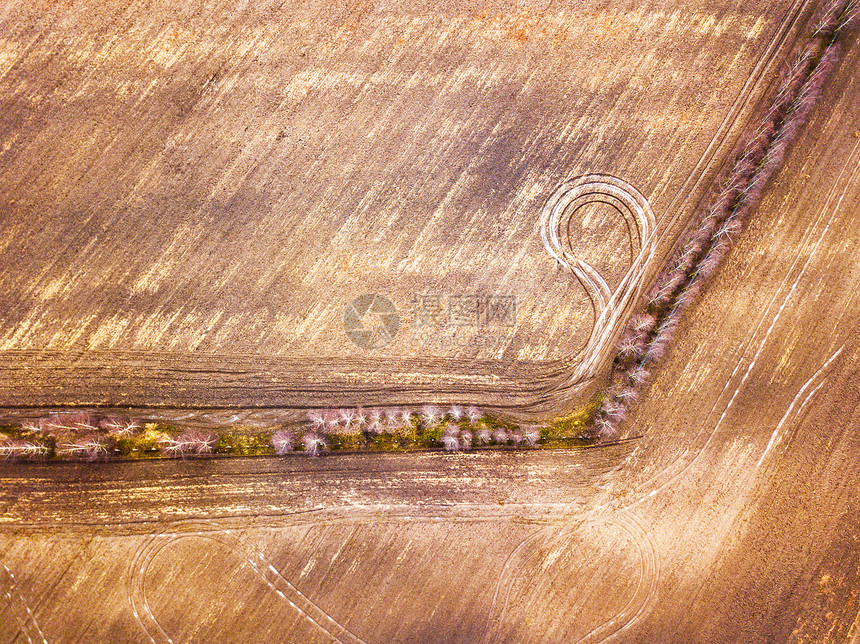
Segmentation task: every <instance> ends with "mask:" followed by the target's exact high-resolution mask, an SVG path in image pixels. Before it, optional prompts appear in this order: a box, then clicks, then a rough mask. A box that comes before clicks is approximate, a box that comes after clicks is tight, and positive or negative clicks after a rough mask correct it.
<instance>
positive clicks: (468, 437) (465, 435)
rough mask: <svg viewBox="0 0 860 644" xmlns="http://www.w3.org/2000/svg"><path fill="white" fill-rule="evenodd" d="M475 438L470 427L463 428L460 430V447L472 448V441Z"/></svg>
mask: <svg viewBox="0 0 860 644" xmlns="http://www.w3.org/2000/svg"><path fill="white" fill-rule="evenodd" d="M473 440H474V436H472V432H470V431H469V430H468V429H463V430H461V431H460V448H461V449H472V441H473Z"/></svg>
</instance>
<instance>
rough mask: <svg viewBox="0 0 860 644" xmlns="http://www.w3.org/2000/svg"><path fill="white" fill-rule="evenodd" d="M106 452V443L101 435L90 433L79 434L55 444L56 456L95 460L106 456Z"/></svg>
mask: <svg viewBox="0 0 860 644" xmlns="http://www.w3.org/2000/svg"><path fill="white" fill-rule="evenodd" d="M107 453H108V448H107V444H106V443H105V441H104V439H103V438H102V437H101V436H98V435H95V434H90V435H87V436H81V437H79V438H77V439H75V440H71V441H68V442H63V443H59V444H58V445H57V456H61V457H67V458H80V459H84V460H87V461H95V460H97V459H99V458H102V457H106V456H107Z"/></svg>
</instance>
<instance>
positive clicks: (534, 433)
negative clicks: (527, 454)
mask: <svg viewBox="0 0 860 644" xmlns="http://www.w3.org/2000/svg"><path fill="white" fill-rule="evenodd" d="M539 440H540V429H539V428H538V427H537V425H526V426H525V427H523V442H524V443H525V444H526V445H527V446H528V447H537V444H538V441H539Z"/></svg>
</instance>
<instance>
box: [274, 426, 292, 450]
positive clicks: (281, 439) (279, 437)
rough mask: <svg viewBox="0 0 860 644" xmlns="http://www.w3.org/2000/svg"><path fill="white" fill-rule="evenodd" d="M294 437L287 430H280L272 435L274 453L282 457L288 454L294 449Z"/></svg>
mask: <svg viewBox="0 0 860 644" xmlns="http://www.w3.org/2000/svg"><path fill="white" fill-rule="evenodd" d="M295 440H296V437H295V435H294V434H293V432H291V431H290V430H288V429H281V430H278V431H276V432H275V433H274V434H272V447H274V448H275V453H276V454H278V455H280V456H283V455H284V454H289V453H290V452H292V451H293V450H294V449H295Z"/></svg>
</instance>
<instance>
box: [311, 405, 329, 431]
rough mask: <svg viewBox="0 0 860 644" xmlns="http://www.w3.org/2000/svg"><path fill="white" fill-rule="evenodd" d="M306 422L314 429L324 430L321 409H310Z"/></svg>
mask: <svg viewBox="0 0 860 644" xmlns="http://www.w3.org/2000/svg"><path fill="white" fill-rule="evenodd" d="M308 421H310V423H311V426H312V427H314V428H315V429H318V430H322V429H325V412H324V411H322V410H321V409H311V410H310V411H309V412H308Z"/></svg>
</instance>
